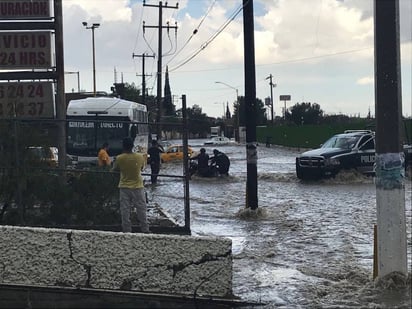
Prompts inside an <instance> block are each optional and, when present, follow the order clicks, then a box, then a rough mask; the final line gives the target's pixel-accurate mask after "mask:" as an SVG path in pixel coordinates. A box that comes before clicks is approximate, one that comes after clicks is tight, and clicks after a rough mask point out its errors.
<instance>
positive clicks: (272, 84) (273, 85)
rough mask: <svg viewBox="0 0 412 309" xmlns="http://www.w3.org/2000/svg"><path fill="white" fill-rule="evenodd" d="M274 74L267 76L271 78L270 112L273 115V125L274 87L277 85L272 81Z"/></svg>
mask: <svg viewBox="0 0 412 309" xmlns="http://www.w3.org/2000/svg"><path fill="white" fill-rule="evenodd" d="M272 77H273V76H272V74H270V75H269V77H266V79H269V86H270V114H271V115H272V118H271V122H272V126H273V114H274V112H273V88H275V87H276V84H274V83H273V82H272Z"/></svg>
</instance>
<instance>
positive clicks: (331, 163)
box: [296, 130, 412, 179]
mask: <svg viewBox="0 0 412 309" xmlns="http://www.w3.org/2000/svg"><path fill="white" fill-rule="evenodd" d="M404 151H405V162H406V165H407V164H411V158H412V147H411V146H410V145H405V146H404ZM374 164H375V133H374V132H373V131H370V130H347V131H345V132H344V133H342V134H337V135H334V136H332V137H331V138H330V139H328V140H327V141H326V142H325V143H324V144H323V145H322V146H321V147H320V148H318V149H313V150H309V151H306V152H304V153H302V154H300V155H299V156H297V157H296V175H297V177H298V178H299V179H316V178H322V177H333V176H335V175H336V174H337V173H338V172H339V171H341V170H344V169H356V170H358V171H359V172H361V173H363V174H366V175H374V173H375V169H374Z"/></svg>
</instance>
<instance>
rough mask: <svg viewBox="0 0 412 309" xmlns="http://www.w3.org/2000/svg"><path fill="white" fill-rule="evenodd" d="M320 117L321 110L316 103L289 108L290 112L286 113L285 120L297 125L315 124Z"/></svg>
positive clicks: (321, 115) (297, 104) (299, 104)
mask: <svg viewBox="0 0 412 309" xmlns="http://www.w3.org/2000/svg"><path fill="white" fill-rule="evenodd" d="M322 117H323V110H321V108H320V105H319V104H317V103H313V104H312V103H309V102H308V103H305V102H302V103H296V104H295V105H293V106H292V107H291V108H290V112H286V119H287V120H289V121H292V122H293V123H295V124H297V125H301V124H316V123H319V122H320V120H321V119H322Z"/></svg>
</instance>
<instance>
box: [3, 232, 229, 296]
mask: <svg viewBox="0 0 412 309" xmlns="http://www.w3.org/2000/svg"><path fill="white" fill-rule="evenodd" d="M0 282H1V283H4V284H27V285H41V286H70V287H78V286H80V287H92V288H96V289H114V290H119V289H124V290H136V291H145V292H161V293H173V294H191V295H193V292H194V291H195V289H197V295H205V296H218V297H224V296H227V295H231V294H232V242H231V240H230V239H224V238H214V237H193V236H174V235H173V236H171V235H155V234H131V233H115V232H102V231H78V230H60V229H44V228H29V227H14V226H0Z"/></svg>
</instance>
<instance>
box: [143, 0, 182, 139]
mask: <svg viewBox="0 0 412 309" xmlns="http://www.w3.org/2000/svg"><path fill="white" fill-rule="evenodd" d="M143 6H148V7H157V8H159V25H158V26H146V25H145V23H144V22H143V32H144V31H145V28H157V29H158V30H159V31H158V51H157V54H158V55H157V114H156V123H157V132H156V133H157V138H158V139H160V138H161V135H162V126H161V124H160V121H161V119H162V30H163V28H167V31H169V29H175V30H177V26H170V25H169V24H167V25H166V26H163V20H162V19H163V15H162V14H163V9H178V8H179V6H178V4H177V3H176V6H168V5H167V2H166V4H165V5H163V4H162V1H159V5H153V4H146V1H143Z"/></svg>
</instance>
